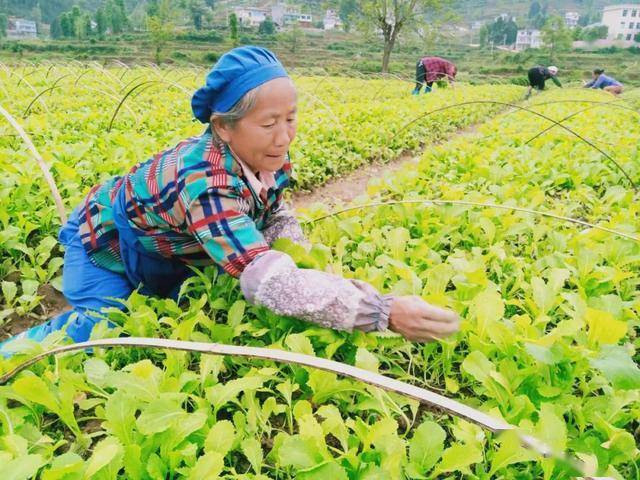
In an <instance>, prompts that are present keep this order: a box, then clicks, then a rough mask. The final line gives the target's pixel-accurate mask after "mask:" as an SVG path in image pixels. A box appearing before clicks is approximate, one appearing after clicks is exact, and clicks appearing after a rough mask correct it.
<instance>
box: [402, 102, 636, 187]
mask: <svg viewBox="0 0 640 480" xmlns="http://www.w3.org/2000/svg"><path fill="white" fill-rule="evenodd" d="M478 104H481V105H482V104H485V105H487V104H489V105H502V106H505V107H511V108H515V109H517V110H521V111H523V112H528V113H531V114H533V115H536V116H538V117H540V118H543V119H545V120H547V121H549V122H551V123H553V124H554V125H557V126H559V127H561V128H562V129H564V130H566V131H567V132H569V133H571V134H572V135H574V136H575V137H577V138H579V139H580V140H582V141H583V142H584V143H586V144H587V145H589V146H590V147H591V148H593V149H594V150H596V151H598V152H599V153H600V154H602V155H603V156H604V157H605V158H606V159H607V160H609V161H610V162H611V163H613V164H614V165H615V166H616V168H617V169H618V170H619V171H620V173H622V174H623V175H624V176H625V177H626V179H627V180H628V181H629V183H630V184H631V186H632V187H633V189H634V190H636V191H637V190H638V187H637V185H636V183H635V182H634V181H633V179H632V178H631V176H630V175H629V174H628V173H627V171H626V170H625V169H624V168H622V166H621V165H620V164H619V163H618V162H617V161H616V160H615V159H614V158H613V157H612V156H611V155H609V154H608V153H607V152H605V151H604V150H602V149H601V148H600V147H598V146H597V145H595V144H594V143H593V142H591V141H590V140H589V139H587V138H585V137H583V136H582V135H580V134H579V133H577V132H575V131H574V130H572V129H571V128H569V127H567V126H566V125H563V124H561V123H560V122H558V121H556V120H554V119H553V118H551V117H548V116H546V115H544V114H542V113H539V112H536V111H535V110H531V109H529V108H526V107H521V106H519V105H515V104H513V103H506V102H498V101H495V100H469V101H466V102H461V103H455V104H452V105H446V106H444V107H440V108H436V109H435V110H430V111H428V112H426V113H423V114H420V115H419V116H417V117H416V118H414V119H413V120H411V121H409V122H407V123H406V124H405V125H404V126H402V127H401V128H400V130H398V131H397V132H396V133H395V135H394V136H393V137H391V140H392V141H393V140H394V139H395V138H396V137H397V136H398V135H400V134H401V133H402V132H404V131H405V130H406V129H407V128H408V127H410V126H411V125H413V124H414V123H415V122H417V121H418V120H422V119H423V118H426V117H428V116H429V115H432V114H434V113H438V112H443V111H445V110H449V109H451V108H455V107H463V106H465V105H478Z"/></svg>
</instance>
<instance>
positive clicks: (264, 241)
mask: <svg viewBox="0 0 640 480" xmlns="http://www.w3.org/2000/svg"><path fill="white" fill-rule="evenodd" d="M191 103H192V108H193V112H194V114H195V117H196V118H197V119H198V120H200V121H201V122H202V123H204V124H207V128H206V130H205V131H204V133H203V134H202V135H200V136H198V137H194V138H190V139H188V140H185V141H183V142H181V143H179V144H178V145H177V146H175V147H174V148H172V149H169V150H166V151H164V152H162V153H159V154H157V155H155V156H153V157H152V158H151V159H149V160H147V161H146V162H144V163H141V164H139V165H136V166H135V167H133V168H132V169H131V170H130V171H129V172H128V173H127V174H126V175H124V176H121V177H115V178H112V179H110V180H109V181H107V182H106V183H104V184H102V185H96V186H95V187H94V188H92V189H91V191H90V192H89V194H88V195H87V197H86V198H85V199H84V201H83V202H82V203H81V204H80V205H79V206H78V207H77V208H76V209H75V210H74V211H73V213H72V215H71V217H70V219H69V221H68V222H67V224H66V225H64V226H63V227H62V229H61V230H60V234H59V239H60V242H61V243H62V244H63V245H64V246H65V256H64V269H63V293H64V295H65V297H66V299H67V300H68V302H69V303H70V304H71V306H72V307H73V309H72V310H71V311H70V312H65V313H63V314H61V315H59V316H57V317H55V318H53V319H51V320H49V321H48V322H46V323H45V324H43V325H40V326H37V327H34V328H32V329H30V330H28V331H26V332H24V333H22V334H20V335H18V337H14V339H15V338H25V337H26V338H30V339H33V340H36V341H40V340H42V339H43V338H44V337H46V336H47V335H48V334H49V333H51V332H53V331H56V330H61V329H65V331H66V335H67V336H68V337H69V338H70V339H71V340H73V341H75V342H79V341H84V340H87V339H88V338H89V336H90V334H91V330H92V329H93V326H94V325H95V324H96V322H99V321H101V317H100V316H99V315H97V314H96V312H99V311H100V309H102V308H103V307H118V308H123V307H122V304H121V302H118V301H117V299H125V298H127V297H128V296H129V295H130V294H131V292H132V291H133V290H134V289H136V288H139V289H140V291H141V292H142V293H145V294H149V295H158V296H175V295H176V294H177V292H178V291H179V288H180V286H181V284H182V282H183V281H184V280H185V279H186V278H187V277H188V276H189V275H190V273H191V270H190V268H189V267H188V266H189V265H192V266H200V267H204V266H206V265H210V264H216V265H217V266H218V267H219V268H220V269H221V270H222V271H224V272H226V273H227V274H229V275H233V276H234V277H237V278H239V279H240V287H241V289H242V292H243V293H244V295H245V297H246V299H247V300H248V301H249V302H250V303H253V304H256V305H263V306H265V307H267V308H269V309H271V310H272V311H274V312H276V313H278V314H281V315H289V316H293V317H297V318H300V319H303V320H307V321H310V322H314V323H317V324H319V325H322V326H324V327H329V328H335V329H340V330H351V329H353V328H357V329H360V330H364V331H374V330H384V329H386V328H391V329H392V330H394V331H396V332H399V333H401V334H402V335H404V336H405V337H406V338H408V339H410V340H414V341H427V340H429V339H433V338H438V337H442V336H446V335H449V334H451V333H453V332H455V331H456V330H457V329H458V324H459V321H458V317H457V315H456V314H455V313H453V312H451V311H448V310H443V309H441V308H438V307H434V306H431V305H429V304H427V303H425V302H424V301H422V300H421V299H420V298H418V297H414V296H408V297H402V296H399V297H396V296H392V295H382V294H380V293H379V292H378V291H376V289H375V288H373V287H372V286H371V285H369V284H367V283H365V282H362V281H358V280H347V279H344V278H341V277H339V276H336V275H330V274H328V273H325V272H321V271H317V270H305V269H300V268H298V267H297V266H296V264H295V263H294V262H293V260H292V259H291V258H290V257H289V256H288V255H286V254H284V253H281V252H278V251H275V250H271V249H270V245H271V243H272V242H273V241H274V240H276V239H277V238H281V237H287V238H290V239H292V240H294V241H297V242H304V240H305V239H304V236H303V233H302V230H301V228H300V226H299V224H298V222H297V221H296V219H295V218H294V217H293V216H292V215H291V214H290V213H289V212H288V211H287V209H286V207H285V205H284V203H283V199H282V195H283V191H284V189H285V188H286V187H287V185H288V184H289V179H290V174H291V164H290V163H289V157H288V154H287V152H288V149H289V145H290V144H291V142H292V141H293V139H294V138H295V135H296V121H297V120H296V114H297V111H296V110H297V107H296V90H295V88H294V86H293V83H292V82H291V80H290V79H289V77H288V76H287V73H286V72H285V70H284V68H283V66H282V64H281V63H280V62H279V61H278V59H277V58H276V57H275V55H274V54H273V53H272V52H270V51H269V50H266V49H264V48H260V47H253V46H248V47H241V48H237V49H234V50H231V51H230V52H228V53H226V54H225V55H224V56H222V57H221V58H220V60H219V61H218V62H217V64H216V65H215V66H214V67H213V69H212V70H211V72H210V73H209V74H208V76H207V78H206V84H205V86H204V87H202V88H201V89H199V90H198V91H196V92H195V94H194V96H193V99H192V102H191ZM12 340H13V339H9V340H8V342H5V345H4V348H6V347H8V345H7V343H10V342H11V341H12ZM10 350H11V348H9V349H8V350H6V352H9V351H10ZM0 351H1V350H0Z"/></svg>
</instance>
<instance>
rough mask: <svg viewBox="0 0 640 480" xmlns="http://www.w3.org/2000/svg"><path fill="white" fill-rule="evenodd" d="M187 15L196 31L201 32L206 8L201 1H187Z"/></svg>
mask: <svg viewBox="0 0 640 480" xmlns="http://www.w3.org/2000/svg"><path fill="white" fill-rule="evenodd" d="M189 14H190V15H191V21H192V22H193V26H194V27H195V29H196V30H202V25H203V23H204V19H205V15H206V14H207V6H206V5H205V4H204V2H203V1H202V0H189Z"/></svg>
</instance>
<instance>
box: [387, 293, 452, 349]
mask: <svg viewBox="0 0 640 480" xmlns="http://www.w3.org/2000/svg"><path fill="white" fill-rule="evenodd" d="M389 328H390V329H391V330H393V331H394V332H397V333H399V334H401V335H402V336H403V337H405V338H406V339H407V340H411V341H412V342H429V341H432V340H434V339H438V338H444V337H448V336H449V335H451V334H453V333H455V332H457V331H458V329H459V328H460V317H458V314H456V313H455V312H453V311H452V310H447V309H444V308H440V307H436V306H433V305H430V304H428V303H427V302H425V301H424V300H422V299H421V298H420V297H418V296H405V297H396V298H395V299H394V300H393V303H392V304H391V311H390V313H389Z"/></svg>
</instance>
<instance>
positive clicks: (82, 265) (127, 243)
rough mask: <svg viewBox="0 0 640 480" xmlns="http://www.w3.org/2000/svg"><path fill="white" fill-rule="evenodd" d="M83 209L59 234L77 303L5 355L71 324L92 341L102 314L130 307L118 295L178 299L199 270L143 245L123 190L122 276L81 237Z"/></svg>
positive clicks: (73, 331)
mask: <svg viewBox="0 0 640 480" xmlns="http://www.w3.org/2000/svg"><path fill="white" fill-rule="evenodd" d="M78 210H79V209H76V210H74V211H73V213H72V214H71V216H70V218H69V220H68V222H67V223H66V224H65V225H64V226H63V227H62V228H61V229H60V233H59V234H58V240H59V241H60V243H61V244H62V245H64V247H65V254H64V266H63V271H62V293H63V294H64V296H65V298H66V299H67V301H68V302H69V304H70V305H71V306H72V307H73V308H72V310H71V311H68V312H64V313H61V314H60V315H57V316H56V317H53V318H51V319H50V320H48V321H46V322H45V323H43V324H42V325H38V326H37V327H33V328H30V329H29V330H27V331H26V332H23V333H21V334H19V335H17V336H15V337H12V338H10V339H9V340H7V341H5V342H4V343H2V344H0V355H4V356H6V355H8V354H9V353H10V351H11V350H12V349H8V350H6V347H8V346H9V344H10V343H12V342H13V341H15V340H17V339H20V338H27V339H30V340H34V341H36V342H40V341H42V340H43V339H44V338H45V337H46V336H47V335H49V334H50V333H51V332H54V331H58V330H62V329H63V328H65V327H66V334H67V336H68V337H69V338H70V339H71V340H73V341H74V342H83V341H86V340H88V339H89V337H90V335H91V331H92V330H93V326H94V325H95V324H96V323H97V322H98V321H100V319H101V318H100V316H99V315H98V314H97V313H96V312H99V311H100V310H101V309H102V308H104V307H117V308H120V309H122V308H124V305H123V304H122V303H121V302H119V301H118V299H126V298H128V297H129V295H130V294H131V292H132V291H133V290H134V289H135V288H139V289H140V292H141V293H143V294H145V295H158V296H161V297H170V298H177V296H178V292H179V291H180V286H181V285H182V283H183V281H184V280H185V279H186V278H187V277H189V276H190V275H192V274H193V272H192V270H191V269H189V268H188V267H187V266H186V265H185V264H184V263H183V262H181V261H179V260H176V259H170V258H165V257H162V256H161V255H159V254H156V253H153V252H149V251H147V250H146V249H145V248H144V247H143V246H142V244H141V243H140V241H139V239H138V236H137V233H136V232H135V231H134V230H133V229H132V228H131V226H130V224H129V221H128V218H127V211H126V210H127V209H126V195H125V190H124V188H122V189H120V192H118V194H117V195H116V199H115V201H114V204H113V214H114V223H115V226H116V228H117V230H118V238H119V244H120V256H121V258H122V264H123V266H124V270H125V272H124V273H122V274H120V273H116V272H112V271H111V270H107V269H105V268H101V267H98V266H96V265H94V264H93V263H92V262H91V260H90V259H89V255H88V254H87V252H86V250H85V248H84V246H83V245H82V240H81V238H80V232H79V221H78V220H79V219H78Z"/></svg>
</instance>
